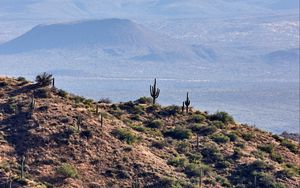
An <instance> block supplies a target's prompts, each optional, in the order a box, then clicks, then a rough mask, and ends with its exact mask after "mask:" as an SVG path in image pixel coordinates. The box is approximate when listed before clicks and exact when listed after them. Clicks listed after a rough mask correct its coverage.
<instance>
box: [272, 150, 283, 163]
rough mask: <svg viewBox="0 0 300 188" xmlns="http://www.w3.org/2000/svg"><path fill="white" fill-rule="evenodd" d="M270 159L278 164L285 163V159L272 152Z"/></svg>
mask: <svg viewBox="0 0 300 188" xmlns="http://www.w3.org/2000/svg"><path fill="white" fill-rule="evenodd" d="M270 157H271V159H272V160H273V161H276V162H278V163H283V157H282V156H281V155H279V154H278V153H275V152H272V153H271V154H270Z"/></svg>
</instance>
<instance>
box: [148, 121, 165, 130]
mask: <svg viewBox="0 0 300 188" xmlns="http://www.w3.org/2000/svg"><path fill="white" fill-rule="evenodd" d="M163 125H164V123H163V121H161V120H153V121H151V122H148V123H147V127H149V128H153V129H160V128H162V127H163Z"/></svg>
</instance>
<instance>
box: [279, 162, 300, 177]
mask: <svg viewBox="0 0 300 188" xmlns="http://www.w3.org/2000/svg"><path fill="white" fill-rule="evenodd" d="M276 176H277V177H279V178H293V177H297V176H298V177H299V176H300V167H296V166H295V165H293V164H286V165H285V166H284V167H283V169H282V170H280V171H278V172H277V173H276Z"/></svg>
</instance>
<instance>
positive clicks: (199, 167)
mask: <svg viewBox="0 0 300 188" xmlns="http://www.w3.org/2000/svg"><path fill="white" fill-rule="evenodd" d="M210 171H211V168H210V167H209V166H207V165H204V164H194V163H190V164H188V165H187V166H186V167H185V169H184V172H185V174H186V175H188V176H189V177H199V176H200V175H202V176H203V175H208V174H209V172H210Z"/></svg>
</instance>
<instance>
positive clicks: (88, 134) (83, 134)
mask: <svg viewBox="0 0 300 188" xmlns="http://www.w3.org/2000/svg"><path fill="white" fill-rule="evenodd" d="M80 136H81V137H83V138H86V139H90V138H92V137H93V133H92V131H90V130H85V131H81V132H80Z"/></svg>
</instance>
